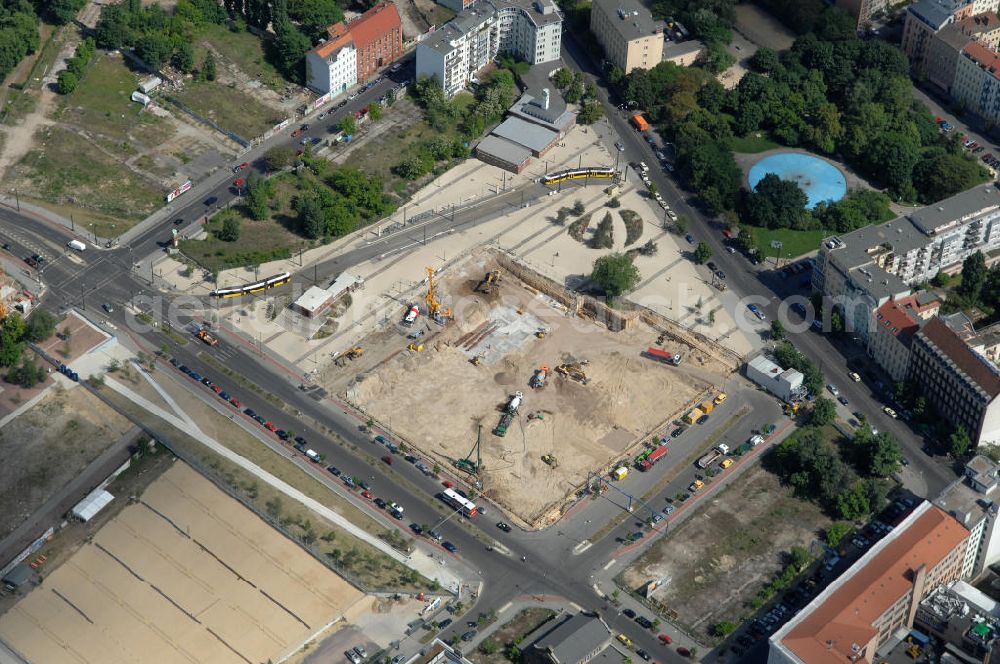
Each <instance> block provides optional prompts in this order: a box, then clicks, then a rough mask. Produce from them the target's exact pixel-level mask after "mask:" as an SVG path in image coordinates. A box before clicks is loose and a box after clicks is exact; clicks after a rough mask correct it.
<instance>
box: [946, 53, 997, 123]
mask: <svg viewBox="0 0 1000 664" xmlns="http://www.w3.org/2000/svg"><path fill="white" fill-rule="evenodd" d="M951 96H952V97H953V98H954V99H955V100H956V101H958V102H961V103H963V104H965V107H966V108H967V109H968V110H970V111H972V112H973V113H975V114H976V115H978V116H980V117H981V118H983V119H985V120H989V121H994V122H995V121H996V120H998V119H1000V54H998V53H997V52H996V51H995V50H994V49H993V48H990V47H989V46H987V45H986V44H982V43H980V42H970V43H969V44H966V46H965V47H964V48H963V49H962V53H961V55H960V57H959V58H958V63H957V65H956V67H955V82H954V83H953V84H952V88H951Z"/></svg>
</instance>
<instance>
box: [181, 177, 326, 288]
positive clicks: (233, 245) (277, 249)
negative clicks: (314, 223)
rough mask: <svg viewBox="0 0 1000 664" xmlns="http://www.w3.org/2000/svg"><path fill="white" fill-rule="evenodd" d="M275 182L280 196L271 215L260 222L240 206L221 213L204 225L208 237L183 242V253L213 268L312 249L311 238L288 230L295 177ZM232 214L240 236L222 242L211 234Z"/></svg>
mask: <svg viewBox="0 0 1000 664" xmlns="http://www.w3.org/2000/svg"><path fill="white" fill-rule="evenodd" d="M273 182H274V183H275V186H276V187H277V195H276V196H275V202H274V203H273V204H272V214H271V216H270V218H268V219H263V220H261V221H257V220H255V219H251V218H250V217H248V216H246V215H244V214H242V211H241V210H240V209H239V208H233V211H232V212H220V213H219V214H217V215H215V216H214V217H213V218H212V219H211V220H209V222H208V223H207V224H206V225H205V230H206V231H208V238H207V239H205V240H185V241H183V242H181V244H180V249H181V251H182V252H184V255H185V256H188V257H189V258H192V259H194V260H195V261H197V262H198V263H199V264H200V265H202V266H203V267H204V268H205V269H207V270H210V271H211V270H223V269H226V268H229V267H239V266H241V265H250V264H254V263H262V262H266V261H270V260H275V259H277V258H280V257H283V256H288V255H291V254H292V253H293V252H296V251H298V249H299V248H300V247H302V248H304V249H309V248H310V246H311V243H310V242H309V241H308V240H306V239H304V238H303V237H301V236H299V235H297V234H296V233H294V232H292V231H291V230H289V225H290V224H291V222H292V220H293V218H294V215H295V212H294V211H292V197H293V196H294V195H295V192H296V191H297V188H296V186H295V176H278V177H276V178H274V180H273ZM229 214H236V215H238V216H239V219H240V227H241V231H240V239H238V240H236V241H235V242H223V241H222V240H219V239H217V238H216V237H215V235H214V234H213V233H212V231H215V230H218V229H220V228H221V227H222V220H223V219H225V218H226V216H227V215H229Z"/></svg>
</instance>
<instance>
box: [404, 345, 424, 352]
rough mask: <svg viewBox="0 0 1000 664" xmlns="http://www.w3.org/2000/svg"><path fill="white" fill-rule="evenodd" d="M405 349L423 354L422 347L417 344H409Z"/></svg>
mask: <svg viewBox="0 0 1000 664" xmlns="http://www.w3.org/2000/svg"><path fill="white" fill-rule="evenodd" d="M406 349H407V350H412V351H413V352H414V353H422V352H424V345H423V344H418V343H411V344H410V345H409V346H407V347H406Z"/></svg>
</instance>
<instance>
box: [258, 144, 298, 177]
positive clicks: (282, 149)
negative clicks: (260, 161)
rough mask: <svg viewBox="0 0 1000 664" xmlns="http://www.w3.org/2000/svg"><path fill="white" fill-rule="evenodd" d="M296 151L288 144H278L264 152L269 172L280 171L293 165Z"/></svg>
mask: <svg viewBox="0 0 1000 664" xmlns="http://www.w3.org/2000/svg"><path fill="white" fill-rule="evenodd" d="M293 161H295V152H294V151H293V150H292V149H291V148H290V147H287V146H284V145H276V146H275V147H273V148H271V149H270V150H268V151H267V152H265V153H264V166H265V167H266V168H267V170H268V171H269V172H273V171H280V170H282V169H284V168H287V167H289V166H291V165H292V162H293Z"/></svg>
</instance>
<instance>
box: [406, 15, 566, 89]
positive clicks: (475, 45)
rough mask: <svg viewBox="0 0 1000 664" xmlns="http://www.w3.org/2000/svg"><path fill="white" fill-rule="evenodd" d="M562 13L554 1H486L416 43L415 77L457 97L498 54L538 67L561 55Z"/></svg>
mask: <svg viewBox="0 0 1000 664" xmlns="http://www.w3.org/2000/svg"><path fill="white" fill-rule="evenodd" d="M561 44H562V16H561V15H560V14H559V10H558V8H557V7H556V5H555V3H554V2H552V0H494V1H490V0H482V1H481V2H479V3H478V4H476V5H473V6H471V7H469V8H468V9H465V10H463V11H461V12H459V14H458V16H456V17H455V18H454V19H452V20H451V21H449V22H448V23H447V24H446V25H445V26H444V27H442V28H440V29H439V30H436V31H435V32H433V33H431V34H430V35H429V36H428V37H427V38H426V39H424V40H423V41H422V42H420V44H419V45H418V46H417V78H420V77H422V76H427V77H435V76H436V77H437V79H438V80H439V81H440V82H441V85H442V87H443V88H444V91H445V94H447V95H448V96H451V95H454V94H455V93H456V92H458V91H459V90H462V89H464V88H466V87H467V86H468V85H469V84H470V83H473V82H475V81H476V76H477V74H478V73H479V71H480V70H481V69H482V68H483V67H485V66H486V65H488V64H490V63H491V62H492V61H493V60H494V59H495V58H496V57H497V56H498V55H500V54H510V55H513V56H514V57H516V58H519V59H521V60H525V61H526V62H528V63H529V64H532V65H536V64H541V63H543V62H552V61H554V60H558V59H559V52H560V47H561Z"/></svg>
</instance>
